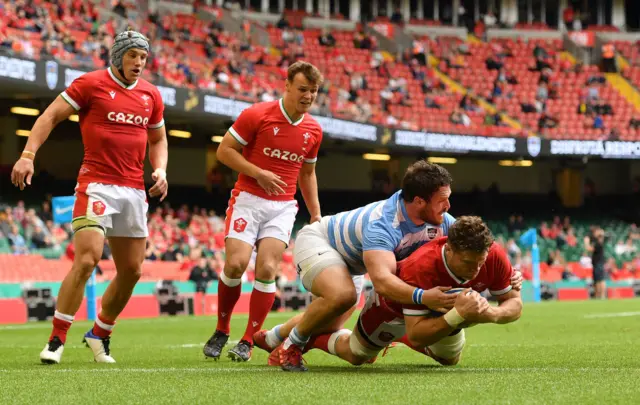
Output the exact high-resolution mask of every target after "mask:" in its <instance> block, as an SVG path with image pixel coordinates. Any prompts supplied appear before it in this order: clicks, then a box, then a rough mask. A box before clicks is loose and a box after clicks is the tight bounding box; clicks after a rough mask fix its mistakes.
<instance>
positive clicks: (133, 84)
mask: <svg viewBox="0 0 640 405" xmlns="http://www.w3.org/2000/svg"><path fill="white" fill-rule="evenodd" d="M107 70H108V71H109V76H111V78H112V79H113V81H114V82H116V83H118V84H119V85H120V87H122V88H123V89H127V90H133V88H134V87H136V84H138V80H136V81H135V82H133V83H131V84H130V85H128V86H127V85H126V84H124V83H122V80H120V79H118V78H117V77H116V75H114V74H113V72H112V71H111V66H109V68H108V69H107Z"/></svg>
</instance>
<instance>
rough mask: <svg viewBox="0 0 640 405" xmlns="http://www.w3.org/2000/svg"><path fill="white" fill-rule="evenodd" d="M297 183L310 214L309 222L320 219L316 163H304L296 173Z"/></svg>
mask: <svg viewBox="0 0 640 405" xmlns="http://www.w3.org/2000/svg"><path fill="white" fill-rule="evenodd" d="M298 185H299V186H300V191H301V192H302V197H303V198H304V203H305V204H306V205H307V210H308V211H309V215H310V216H311V223H314V222H316V221H320V219H321V217H322V214H321V213H320V200H319V199H318V179H317V177H316V164H315V163H304V164H303V165H302V169H300V174H299V175H298Z"/></svg>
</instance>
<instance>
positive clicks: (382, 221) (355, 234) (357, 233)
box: [322, 191, 455, 274]
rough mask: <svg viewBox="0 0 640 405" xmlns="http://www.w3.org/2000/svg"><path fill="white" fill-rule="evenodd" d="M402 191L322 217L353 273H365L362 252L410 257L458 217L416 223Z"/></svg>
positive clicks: (445, 232) (335, 246)
mask: <svg viewBox="0 0 640 405" xmlns="http://www.w3.org/2000/svg"><path fill="white" fill-rule="evenodd" d="M401 193H402V191H398V192H396V193H395V194H394V195H392V196H391V197H389V198H388V199H386V200H382V201H377V202H374V203H371V204H369V205H365V206H364V207H360V208H356V209H355V210H352V211H346V212H341V213H339V214H335V215H331V216H328V217H325V218H323V221H322V222H323V223H324V224H325V226H326V229H327V236H328V238H329V243H330V244H331V246H332V247H333V248H334V249H336V250H337V251H338V252H339V253H340V254H341V255H342V257H343V258H344V259H345V261H346V262H347V264H348V265H349V266H350V267H351V270H352V272H354V273H357V274H364V273H366V269H365V266H364V262H363V259H362V252H363V251H365V250H387V251H390V252H394V253H395V256H396V260H402V259H404V258H405V257H407V256H409V255H410V254H411V253H412V252H413V251H414V250H416V249H417V248H418V247H420V246H422V245H424V244H425V243H428V242H430V241H431V240H433V239H436V238H438V237H440V236H446V235H448V233H449V227H450V226H451V225H452V224H453V223H454V222H455V218H454V217H453V216H451V215H450V214H449V213H446V214H445V215H444V221H443V222H442V225H432V224H427V223H425V224H423V225H420V226H417V225H415V224H414V223H413V222H411V220H410V219H409V217H408V215H407V211H406V207H405V205H404V202H403V200H402V195H401Z"/></svg>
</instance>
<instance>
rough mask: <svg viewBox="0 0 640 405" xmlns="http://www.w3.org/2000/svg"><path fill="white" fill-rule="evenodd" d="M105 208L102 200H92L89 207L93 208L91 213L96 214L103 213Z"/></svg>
mask: <svg viewBox="0 0 640 405" xmlns="http://www.w3.org/2000/svg"><path fill="white" fill-rule="evenodd" d="M106 208H107V206H106V205H104V203H103V202H102V201H94V202H93V205H92V207H91V209H92V210H93V213H94V214H96V215H102V214H104V210H105V209H106Z"/></svg>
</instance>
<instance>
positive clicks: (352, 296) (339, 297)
mask: <svg viewBox="0 0 640 405" xmlns="http://www.w3.org/2000/svg"><path fill="white" fill-rule="evenodd" d="M325 299H326V300H327V303H328V305H329V306H331V308H332V309H334V310H335V311H340V312H343V311H347V310H348V309H349V308H351V307H352V306H354V305H356V301H357V296H356V292H355V290H352V289H351V290H350V289H340V290H335V291H333V293H332V294H331V295H329V296H326V297H325Z"/></svg>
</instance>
